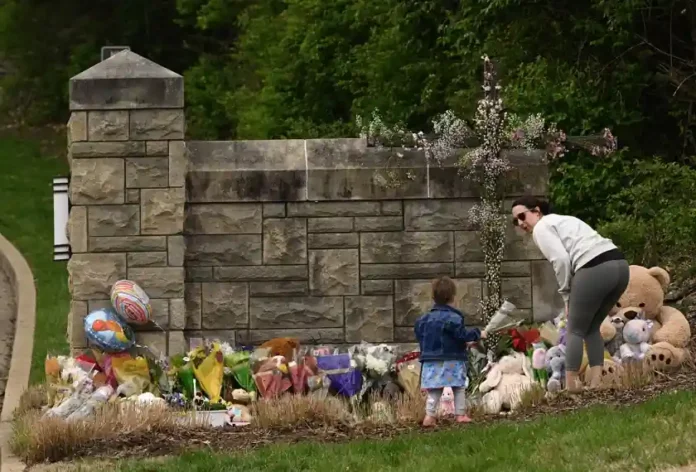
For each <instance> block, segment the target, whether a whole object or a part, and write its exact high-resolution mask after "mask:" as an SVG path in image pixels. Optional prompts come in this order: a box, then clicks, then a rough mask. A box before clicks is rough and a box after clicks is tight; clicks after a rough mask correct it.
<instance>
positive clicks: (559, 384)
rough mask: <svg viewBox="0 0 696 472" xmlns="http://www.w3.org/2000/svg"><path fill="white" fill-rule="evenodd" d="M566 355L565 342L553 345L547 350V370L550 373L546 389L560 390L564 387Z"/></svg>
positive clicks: (551, 390)
mask: <svg viewBox="0 0 696 472" xmlns="http://www.w3.org/2000/svg"><path fill="white" fill-rule="evenodd" d="M565 356H566V353H565V346H564V345H563V344H559V345H558V346H553V347H551V348H549V350H548V351H546V370H547V371H548V373H549V375H550V378H549V380H548V382H547V383H546V389H547V390H548V391H549V392H558V391H559V390H561V389H562V388H563V381H564V378H565V361H566V357H565Z"/></svg>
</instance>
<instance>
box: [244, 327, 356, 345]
mask: <svg viewBox="0 0 696 472" xmlns="http://www.w3.org/2000/svg"><path fill="white" fill-rule="evenodd" d="M238 334H241V333H238ZM281 337H292V338H295V339H297V340H299V341H300V343H302V344H326V343H343V342H345V339H344V335H343V328H316V329H315V328H305V329H259V330H251V331H247V332H245V333H243V334H242V335H241V336H239V337H238V338H237V342H238V344H246V345H252V346H258V345H259V344H263V343H264V342H266V341H270V340H271V339H275V338H281Z"/></svg>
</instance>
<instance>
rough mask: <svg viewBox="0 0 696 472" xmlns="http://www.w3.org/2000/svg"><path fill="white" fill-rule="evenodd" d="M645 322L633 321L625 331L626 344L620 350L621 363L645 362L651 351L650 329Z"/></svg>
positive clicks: (625, 327) (627, 325) (627, 324)
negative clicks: (646, 354)
mask: <svg viewBox="0 0 696 472" xmlns="http://www.w3.org/2000/svg"><path fill="white" fill-rule="evenodd" d="M648 326H649V325H648V322H647V321H645V320H639V319H636V320H631V321H629V322H628V323H626V326H624V329H623V338H624V343H623V344H622V345H621V347H620V348H619V353H620V355H621V362H627V361H635V360H639V361H641V360H643V357H645V353H646V352H648V350H649V349H650V344H648V341H650V328H649V327H648Z"/></svg>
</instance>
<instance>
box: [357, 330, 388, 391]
mask: <svg viewBox="0 0 696 472" xmlns="http://www.w3.org/2000/svg"><path fill="white" fill-rule="evenodd" d="M349 353H350V355H351V357H352V359H353V360H354V361H355V364H356V367H357V368H358V369H359V370H360V371H361V372H362V374H363V384H362V387H361V389H360V392H359V395H358V396H359V397H360V398H362V397H363V396H364V395H365V393H367V392H368V391H369V390H370V389H373V388H380V387H383V386H385V385H386V384H387V383H388V382H389V381H390V380H391V373H392V372H394V368H395V366H394V362H395V361H396V354H395V353H394V348H392V347H391V346H388V345H386V344H379V345H374V344H370V343H366V342H364V341H363V342H362V343H360V344H359V345H357V346H352V347H351V348H350V349H349Z"/></svg>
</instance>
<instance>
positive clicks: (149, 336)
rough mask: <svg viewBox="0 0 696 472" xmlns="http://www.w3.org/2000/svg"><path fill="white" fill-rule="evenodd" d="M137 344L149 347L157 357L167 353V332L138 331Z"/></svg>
mask: <svg viewBox="0 0 696 472" xmlns="http://www.w3.org/2000/svg"><path fill="white" fill-rule="evenodd" d="M138 344H140V345H142V346H147V347H148V348H150V349H151V350H152V351H153V352H154V353H155V355H156V356H157V357H159V356H160V355H162V356H166V355H167V333H163V332H161V331H144V332H140V333H138Z"/></svg>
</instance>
